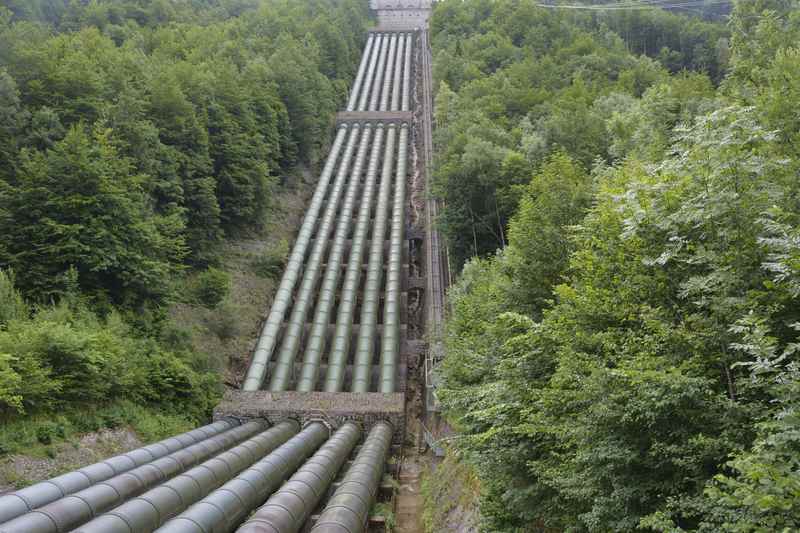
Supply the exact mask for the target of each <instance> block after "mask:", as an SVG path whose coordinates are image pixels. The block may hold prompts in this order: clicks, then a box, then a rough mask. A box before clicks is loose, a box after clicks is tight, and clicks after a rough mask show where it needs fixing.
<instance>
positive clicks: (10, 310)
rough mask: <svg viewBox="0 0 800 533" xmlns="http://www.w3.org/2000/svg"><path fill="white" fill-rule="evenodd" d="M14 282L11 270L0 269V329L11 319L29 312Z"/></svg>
mask: <svg viewBox="0 0 800 533" xmlns="http://www.w3.org/2000/svg"><path fill="white" fill-rule="evenodd" d="M14 282H15V278H14V272H13V271H12V270H0V329H1V328H3V327H4V326H5V325H6V324H8V323H9V322H11V321H12V320H22V319H25V318H27V316H28V314H29V312H30V311H29V309H28V306H27V305H26V304H25V301H24V300H23V299H22V295H21V294H20V293H19V291H18V290H17V287H16V286H15V284H14Z"/></svg>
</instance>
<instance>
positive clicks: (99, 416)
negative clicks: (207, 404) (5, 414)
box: [0, 400, 200, 485]
mask: <svg viewBox="0 0 800 533" xmlns="http://www.w3.org/2000/svg"><path fill="white" fill-rule="evenodd" d="M199 421H200V419H196V418H192V417H191V416H187V414H186V413H181V412H180V410H179V409H174V408H170V406H159V407H157V408H153V407H150V406H142V405H138V404H136V403H133V402H131V401H128V400H115V401H114V402H112V403H109V404H105V405H92V406H88V405H75V406H70V407H68V408H66V409H61V410H59V411H58V412H56V413H39V414H30V415H29V416H25V417H20V418H14V419H5V420H3V424H0V456H2V455H10V454H17V453H22V454H26V455H32V456H38V455H46V454H47V453H48V450H50V451H52V450H53V448H54V447H57V446H59V445H60V444H62V443H65V442H67V443H77V441H78V439H80V437H81V436H82V435H83V434H85V433H88V432H93V431H98V430H101V429H106V428H107V429H117V428H123V427H130V428H131V429H133V431H134V432H135V433H136V434H137V436H138V437H139V439H140V440H141V441H142V442H154V441H157V440H161V439H164V438H167V437H169V436H172V435H176V434H178V433H182V432H184V431H188V430H190V429H192V428H193V427H196V425H197V423H198V422H199ZM40 436H41V437H42V438H44V440H49V444H44V443H42V441H41V439H40ZM6 477H7V476H6ZM22 481H24V480H22ZM22 484H23V485H27V484H30V482H23V483H22Z"/></svg>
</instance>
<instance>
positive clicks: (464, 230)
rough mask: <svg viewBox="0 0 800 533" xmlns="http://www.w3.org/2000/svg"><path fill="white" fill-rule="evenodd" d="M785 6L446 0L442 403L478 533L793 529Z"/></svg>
mask: <svg viewBox="0 0 800 533" xmlns="http://www.w3.org/2000/svg"><path fill="white" fill-rule="evenodd" d="M797 8H798V5H797V3H796V2H791V1H759V2H749V1H748V2H745V1H741V2H736V3H735V5H734V9H733V11H732V14H731V16H730V20H729V21H728V22H727V24H722V23H716V22H708V21H703V20H701V19H698V18H690V17H687V16H683V15H677V14H675V13H665V12H663V11H658V10H649V11H636V12H633V11H631V12H619V11H609V12H602V13H595V12H590V13H586V12H576V11H574V10H557V9H542V8H538V7H536V6H535V3H534V2H526V1H520V2H511V1H497V2H485V1H482V0H469V1H466V2H449V1H445V2H441V3H439V4H438V5H437V7H436V10H435V12H434V15H433V18H432V20H431V30H432V42H433V50H434V58H435V59H434V61H435V69H434V73H435V77H436V78H437V83H438V93H437V96H436V122H437V131H436V142H437V151H438V159H437V161H436V169H435V187H436V194H437V195H438V196H439V197H440V198H442V200H443V201H444V203H445V205H446V208H445V211H444V213H443V215H442V217H441V220H440V224H441V227H442V229H443V231H444V233H445V235H446V236H447V238H448V242H449V244H450V246H451V249H452V250H453V251H454V252H455V254H454V255H455V256H456V257H457V259H458V260H459V261H460V262H465V263H466V264H465V267H464V270H463V273H462V274H461V275H460V277H459V281H458V283H457V285H456V286H455V287H453V288H452V289H451V291H450V294H449V300H450V304H451V314H450V317H449V321H448V326H447V333H446V336H445V339H444V340H445V346H446V356H445V359H444V361H443V363H442V365H441V367H440V373H441V377H442V383H443V384H442V386H441V387H440V388H439V389H438V391H437V394H438V397H439V398H440V400H441V402H442V405H443V408H444V410H445V411H444V412H445V416H446V418H447V419H448V420H449V421H450V423H451V424H452V425H453V426H454V428H455V430H456V431H457V432H458V433H459V436H458V438H456V439H454V440H453V441H452V442H453V448H452V450H451V453H456V454H458V456H459V457H460V458H461V459H462V461H463V462H465V463H466V464H467V465H469V466H470V467H471V469H472V470H473V471H474V474H475V476H476V477H477V484H478V485H479V487H480V513H481V519H482V526H481V527H482V530H486V531H523V530H524V531H528V530H531V531H540V530H541V531H544V530H548V531H551V530H552V531H562V530H567V531H633V530H653V531H790V530H794V529H796V528H797V527H798V526H800V508H799V507H798V501H800V500H798V498H797V495H798V492H797V490H798V487H800V464H798V460H797V458H798V447H797V446H798V442H797V438H796V435H797V428H798V426H797V414H796V413H797V408H798V405H799V404H798V402H799V401H800V396H799V395H798V393H799V392H800V389H799V388H798V379H797V378H798V375H797V365H796V355H795V353H796V350H797V329H798V323H800V322H798V318H799V317H798V307H797V300H796V298H797V296H798V291H797V288H798V274H799V273H800V272H799V271H798V262H797V260H798V257H800V255H798V254H800V249H799V248H798V246H797V244H798V240H797V239H798V230H797V227H798V225H797V223H798V216H799V215H800V210H799V209H798V208H799V207H800V205H798V203H797V198H798V192H800V191H798V181H797V172H798V164H800V159H798V156H799V155H800V152H798V148H800V145H798V139H799V138H800V137H798V132H799V131H800V130H799V129H798V120H797V113H796V109H797V107H798V103H800V101H799V100H798V95H800V92H798V88H800V70H798V65H800V61H798V60H799V59H800V56H798V54H800V51H798V49H797V48H795V44H796V42H797V37H798V35H799V34H800V16H798V14H799V13H800V11H798V9H797Z"/></svg>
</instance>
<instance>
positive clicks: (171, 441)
mask: <svg viewBox="0 0 800 533" xmlns="http://www.w3.org/2000/svg"><path fill="white" fill-rule="evenodd" d="M238 425H239V421H238V420H236V419H235V418H226V419H223V420H220V421H218V422H214V423H213V424H208V425H206V426H203V427H199V428H197V429H193V430H192V431H187V432H186V433H181V434H180V435H176V436H174V437H170V438H168V439H164V440H162V441H159V442H156V443H154V444H150V445H148V446H144V447H142V448H137V449H135V450H132V451H130V452H127V453H123V454H122V455H117V456H115V457H112V458H110V459H106V460H105V461H101V462H99V463H95V464H93V465H89V466H85V467H83V468H81V469H79V470H74V471H72V472H68V473H66V474H63V475H60V476H58V477H54V478H52V479H49V480H47V481H42V482H40V483H36V484H35V485H31V486H30V487H25V488H24V489H20V490H18V491H16V492H12V493H11V494H6V495H5V496H0V524H2V523H4V522H8V521H9V520H13V519H14V518H17V517H18V516H21V515H23V514H25V513H27V512H29V511H32V510H34V509H36V508H38V507H41V506H43V505H47V504H48V503H52V502H54V501H56V500H58V499H60V498H63V497H64V496H68V495H70V494H72V493H75V492H78V491H79V490H83V489H85V488H87V487H90V486H92V485H94V484H95V483H99V482H101V481H105V480H107V479H111V478H112V477H114V476H117V475H119V474H122V473H124V472H127V471H129V470H131V469H133V468H136V467H138V466H141V465H143V464H146V463H149V462H150V461H154V460H156V459H159V458H161V457H164V456H165V455H169V454H170V453H172V452H176V451H178V450H181V449H183V448H186V447H187V446H191V445H192V444H196V443H198V442H200V441H202V440H204V439H208V438H210V437H213V436H215V435H219V434H220V433H222V432H223V431H227V430H229V429H231V428H234V427H236V426H238Z"/></svg>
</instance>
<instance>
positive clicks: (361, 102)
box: [358, 33, 384, 111]
mask: <svg viewBox="0 0 800 533" xmlns="http://www.w3.org/2000/svg"><path fill="white" fill-rule="evenodd" d="M383 40H384V37H383V34H381V33H379V34H378V37H377V38H376V39H375V41H374V42H373V43H372V50H373V53H372V57H371V58H370V60H369V67H367V76H366V77H365V78H364V85H363V86H362V89H361V96H359V98H358V111H366V110H367V102H368V99H369V94H370V89H371V88H372V79H373V77H374V76H375V63H376V62H377V61H378V56H379V55H380V50H381V47H382V46H383Z"/></svg>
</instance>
